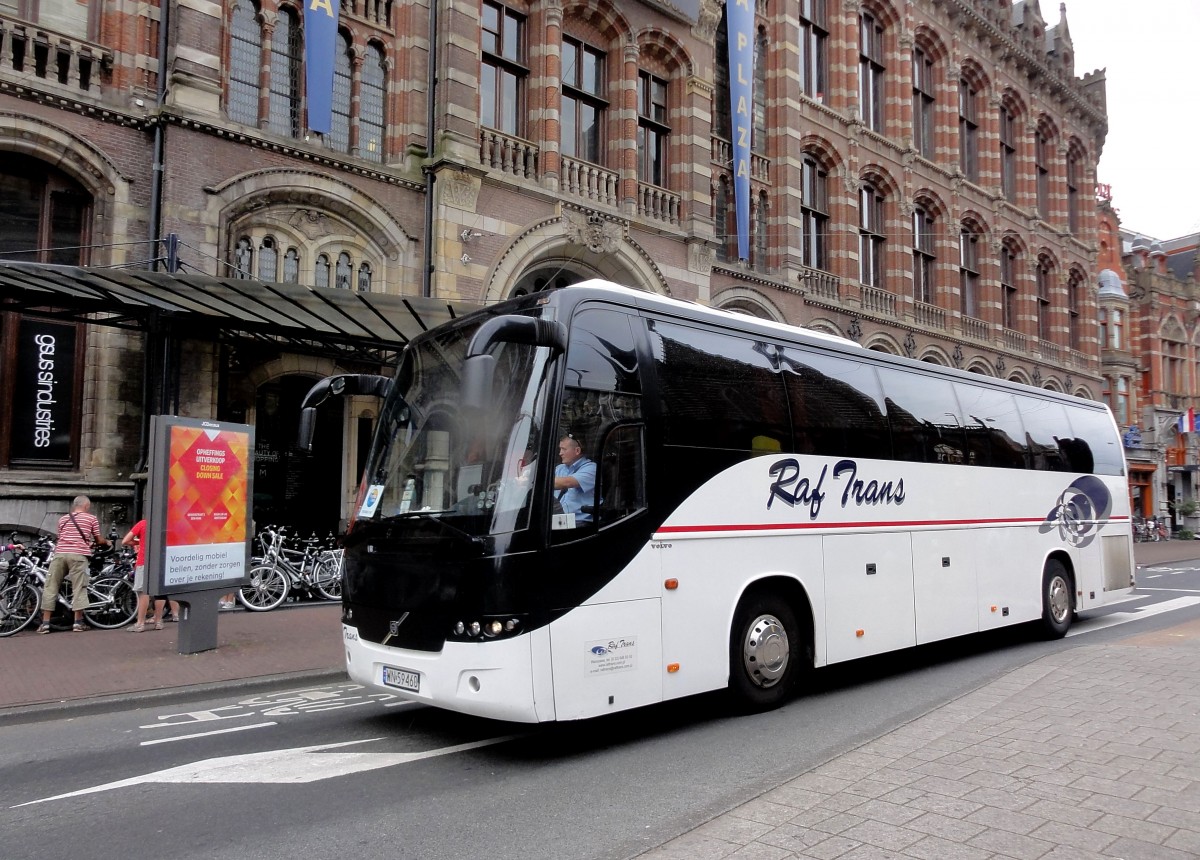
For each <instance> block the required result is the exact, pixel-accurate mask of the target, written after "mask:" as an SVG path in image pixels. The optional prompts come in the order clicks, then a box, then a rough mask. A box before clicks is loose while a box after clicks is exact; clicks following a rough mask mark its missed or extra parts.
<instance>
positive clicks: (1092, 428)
mask: <svg viewBox="0 0 1200 860" xmlns="http://www.w3.org/2000/svg"><path fill="white" fill-rule="evenodd" d="M1067 417H1068V418H1069V419H1070V421H1071V432H1072V433H1074V434H1075V442H1076V446H1075V447H1076V450H1081V448H1082V446H1086V447H1087V450H1088V454H1089V455H1090V457H1091V459H1092V471H1094V472H1095V473H1096V474H1098V475H1124V474H1125V457H1124V456H1123V455H1122V453H1121V440H1120V439H1119V438H1118V437H1117V429H1116V427H1115V426H1114V425H1113V420H1112V416H1111V415H1110V414H1109V413H1108V412H1105V411H1103V410H1098V409H1072V410H1070V412H1069V414H1068V416H1067ZM1074 465H1076V466H1081V465H1083V463H1082V462H1079V463H1075V464H1074ZM1074 471H1077V472H1083V471H1087V470H1085V469H1080V468H1076V469H1074Z"/></svg>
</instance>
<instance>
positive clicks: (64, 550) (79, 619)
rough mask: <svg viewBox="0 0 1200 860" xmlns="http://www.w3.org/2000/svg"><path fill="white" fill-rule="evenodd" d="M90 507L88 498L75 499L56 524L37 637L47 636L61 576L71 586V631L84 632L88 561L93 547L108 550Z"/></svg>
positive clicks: (98, 523) (90, 501)
mask: <svg viewBox="0 0 1200 860" xmlns="http://www.w3.org/2000/svg"><path fill="white" fill-rule="evenodd" d="M91 507H92V500H91V499H89V498H88V497H87V496H76V497H75V499H74V501H72V502H71V512H70V513H68V514H66V515H65V516H63V517H60V518H59V520H58V538H57V543H56V544H55V547H54V558H52V559H50V572H49V573H48V574H47V576H46V587H45V589H43V591H42V626H41V627H39V628H38V633H49V632H50V616H51V614H53V612H54V604H55V602H56V601H57V600H58V589H59V587H60V586H61V585H62V581H63V577H64V576H65V577H66V578H67V579H68V580H70V582H71V608H72V609H73V610H75V626H74V627H72V628H71V630H72V632H75V633H82V632H83V631H84V630H86V629H87V628H86V627H84V626H83V610H85V609H87V606H88V593H87V587H88V559H89V558H91V555H92V545H93V544H95V543H98V544H100V545H101V546H108V541H107V540H105V539H104V537H102V536H101V534H100V521H99V520H97V519H96V518H95V517H94V516H92V515H91V514H90V513H88V511H90V510H91Z"/></svg>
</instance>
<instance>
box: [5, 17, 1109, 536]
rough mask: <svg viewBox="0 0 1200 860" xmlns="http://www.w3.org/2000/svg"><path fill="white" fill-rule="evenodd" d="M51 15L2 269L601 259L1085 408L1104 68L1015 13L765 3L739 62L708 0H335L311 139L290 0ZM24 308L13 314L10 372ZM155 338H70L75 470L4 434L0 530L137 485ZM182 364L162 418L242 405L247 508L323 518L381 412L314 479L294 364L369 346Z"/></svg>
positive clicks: (549, 269)
mask: <svg viewBox="0 0 1200 860" xmlns="http://www.w3.org/2000/svg"><path fill="white" fill-rule="evenodd" d="M743 2H744V0H743ZM59 5H61V4H58V3H54V2H50V0H41V2H40V3H39V4H33V3H30V2H28V0H0V153H3V160H2V161H0V165H3V166H0V182H3V183H4V184H3V186H2V187H0V219H7V222H8V223H10V224H12V225H19V226H20V229H19V230H12V231H5V236H6V238H0V251H3V252H4V253H5V255H6V256H5V257H4V259H34V260H39V261H42V262H63V263H84V264H88V265H92V266H112V265H137V264H140V263H142V262H143V261H144V260H146V259H149V258H152V257H156V256H158V255H159V253H160V249H159V247H158V246H157V245H156V244H153V243H151V242H150V241H149V240H150V239H151V238H155V237H160V236H165V235H167V234H168V233H170V234H175V235H176V236H178V237H179V240H180V242H181V251H180V256H181V258H182V260H183V262H184V263H185V264H186V267H187V268H188V269H190V270H193V271H200V272H207V273H210V274H220V275H229V274H231V273H240V274H243V275H245V276H246V277H247V278H248V279H250V280H251V281H253V279H260V280H262V281H284V282H287V281H291V282H296V283H300V284H307V285H310V286H312V287H314V288H316V289H339V288H341V289H351V290H366V291H382V292H388V293H394V294H398V295H414V296H415V295H422V294H425V295H430V296H434V297H439V298H444V299H448V300H454V301H461V302H470V303H475V302H492V301H496V300H499V299H501V298H504V297H507V296H510V295H514V294H519V293H523V292H529V291H533V290H538V289H545V288H553V287H559V286H565V285H569V284H570V283H573V282H575V281H578V280H580V279H583V278H589V277H604V278H609V279H612V280H615V281H618V282H621V283H625V284H628V285H630V286H634V287H638V288H642V289H646V290H652V291H655V292H658V293H663V294H669V295H673V296H675V297H678V298H682V299H688V300H695V301H700V302H704V303H708V304H713V305H718V306H722V307H727V308H731V309H736V310H740V311H743V312H746V313H751V314H756V315H760V316H764V317H770V318H773V319H776V320H782V321H786V322H790V323H794V324H801V325H807V326H811V327H813V328H817V329H821V330H825V331H829V332H833V333H837V334H841V335H844V336H847V337H851V338H853V339H854V340H856V341H858V342H860V343H862V344H863V345H864V346H866V347H869V348H872V349H878V350H885V351H889V352H893V353H900V354H906V355H909V356H912V357H916V358H920V359H923V360H927V361H932V362H937V363H941V364H946V365H953V366H956V367H961V368H964V369H968V370H972V371H975V372H979V373H984V374H988V375H993V376H1000V377H1004V378H1009V379H1015V380H1018V381H1021V382H1026V383H1029V384H1033V385H1038V386H1044V387H1047V388H1053V389H1055V390H1060V391H1068V392H1070V393H1074V394H1078V395H1081V396H1084V397H1090V398H1093V399H1098V398H1100V397H1101V392H1102V386H1103V381H1102V380H1103V378H1104V377H1103V375H1102V373H1101V362H1100V358H1101V356H1100V343H1099V340H1098V338H1097V334H1096V325H1095V320H1096V318H1097V312H1098V304H1097V281H1096V271H1097V269H1096V267H1095V261H1096V249H1097V234H1098V220H1097V216H1096V208H1095V205H1094V199H1093V197H1092V194H1091V190H1092V188H1093V186H1094V182H1095V165H1096V162H1097V160H1098V158H1099V155H1100V151H1101V148H1102V146H1103V143H1104V138H1105V134H1106V130H1107V118H1106V113H1105V96H1104V78H1103V75H1102V74H1101V73H1093V74H1088V75H1084V76H1082V77H1078V76H1076V74H1075V69H1074V58H1073V47H1072V43H1071V38H1070V34H1069V31H1068V27H1067V23H1066V19H1065V15H1064V16H1063V18H1062V20H1061V21H1060V22H1059V24H1058V25H1057V26H1054V27H1050V26H1047V24H1046V22H1045V20H1044V19H1043V16H1042V14H1041V11H1040V9H1039V5H1038V2H1037V0H1022V2H1017V3H1015V4H1014V3H1012V2H1011V0H982V1H981V0H918V2H907V3H896V2H889V0H865V2H857V0H852V2H837V0H794V2H787V3H784V2H777V0H760V2H759V3H758V5H757V9H756V15H755V24H754V33H753V34H752V39H753V43H754V48H755V53H754V57H755V59H754V68H753V69H751V70H745V69H733V70H731V69H730V67H729V63H728V61H727V60H726V59H725V57H726V56H727V52H726V48H727V44H728V40H729V37H730V34H729V28H728V25H727V23H726V11H727V10H726V9H725V6H724V4H723V3H721V2H720V0H676V2H674V3H673V2H669V0H640V2H629V3H620V4H617V3H612V2H610V0H586V2H575V0H504V2H500V0H478V2H468V3H454V4H450V3H445V2H438V3H435V5H434V8H433V9H432V10H431V8H430V5H429V3H427V2H426V3H422V2H414V3H396V2H392V0H344V2H342V3H341V6H340V21H339V36H338V39H337V42H336V44H335V74H334V88H333V92H334V111H333V122H332V128H331V132H330V134H328V135H317V134H314V133H310V132H308V131H307V129H306V125H305V113H304V111H305V107H306V100H305V86H306V84H305V82H304V66H305V64H304V53H303V51H304V28H303V23H302V9H301V8H300V7H299V6H298V5H296V4H294V3H292V2H290V0H224V2H213V0H189V2H187V3H179V4H168V5H167V6H166V7H163V9H160V8H159V7H156V6H153V5H131V4H127V3H122V2H111V0H109V2H103V0H91V2H90V3H88V4H86V8H87V9H88V11H89V14H88V16H86V21H85V22H83V23H81V22H80V21H79V20H78V16H74V17H72V16H68V15H66V14H65V13H64V14H60V12H61V10H59V9H58V7H59ZM64 8H65V7H64ZM81 8H82V7H81ZM164 10H165V13H166V14H165V18H166V24H165V27H163V28H162V29H161V32H160V22H161V21H162V20H163V11H164ZM431 16H436V17H434V18H433V20H431ZM431 34H432V36H433V41H432V43H431V41H430V35H431ZM160 36H161V37H162V38H161V41H160ZM735 36H736V34H735ZM160 44H161V45H164V46H165V53H164V52H163V50H162V49H161V48H160V47H159V46H160ZM431 44H432V46H433V47H434V48H435V50H434V51H433V52H432V54H433V57H432V60H433V62H432V64H431V62H430V60H431V52H430V50H429V49H430V47H431ZM160 56H161V58H162V60H163V62H161V63H160ZM740 77H747V78H748V79H752V80H750V81H749V82H750V83H752V85H753V96H752V97H751V99H750V103H749V104H746V105H743V106H742V112H744V114H745V115H746V116H747V117H748V118H749V122H750V124H751V125H752V129H751V135H750V139H751V149H752V155H751V159H750V163H749V168H748V172H749V176H750V210H751V226H750V234H751V235H750V237H749V238H750V242H749V246H750V254H749V258H748V259H745V260H741V259H737V253H736V247H737V246H736V228H735V220H734V211H735V208H736V205H735V204H736V202H737V200H736V198H737V192H736V190H735V182H734V180H735V178H736V177H735V176H734V166H735V165H734V162H733V148H732V143H733V130H734V128H735V120H736V119H737V116H736V115H737V114H738V113H739V110H738V108H736V107H734V106H731V105H730V99H729V91H730V87H731V81H732V82H733V83H734V84H736V83H737V82H738V80H739V78H740ZM431 123H432V125H431ZM430 141H432V147H430V146H429V143H430ZM160 152H161V154H160ZM159 166H160V167H161V170H159V169H157V168H158V167H159ZM160 177H161V183H159V182H158V180H159V178H160ZM39 195H40V196H39ZM34 198H36V199H37V200H38V201H39V202H38V203H37V205H32V204H27V203H24V204H19V203H18V201H28V200H31V199H34ZM60 210H61V213H60ZM81 246H82V247H81ZM30 249H41V250H37V251H31V250H30ZM69 249H70V250H69ZM32 325H33V324H32V323H29V322H28V321H27V320H25V318H21V317H18V316H17V315H16V314H11V313H10V314H8V315H7V316H6V321H5V326H6V327H5V330H4V331H5V335H4V337H5V341H6V344H7V346H6V352H5V353H4V355H3V356H2V360H3V361H4V362H5V363H4V365H3V369H2V372H0V387H3V391H4V392H5V393H8V394H11V393H12V392H13V391H14V386H15V385H16V384H17V382H16V380H15V379H14V376H15V374H16V373H17V367H18V365H19V360H18V358H19V357H18V355H17V351H18V350H17V346H16V344H17V343H18V342H19V333H20V332H21V331H24V330H25V329H24V328H22V327H23V326H25V327H27V328H28V330H29V331H33V330H34V329H33V327H32ZM143 337H144V335H142V334H140V333H129V332H126V331H123V330H121V329H115V328H104V327H99V326H90V327H87V328H86V330H85V329H80V334H79V337H78V344H79V346H78V352H79V366H80V377H79V379H78V383H79V384H78V385H77V386H76V389H77V394H76V395H75V396H76V397H78V398H79V399H78V403H77V405H76V408H75V414H74V420H73V422H72V427H71V434H72V436H71V440H70V443H69V445H68V446H67V449H64V450H66V451H67V453H66V454H65V455H64V456H63V457H60V458H59V459H58V460H56V461H55V462H52V463H38V462H35V461H34V460H32V459H30V458H28V457H24V456H14V455H13V454H14V451H15V450H17V448H19V445H18V446H17V448H14V447H13V444H12V442H13V440H12V436H13V433H12V432H11V431H0V432H3V433H5V434H6V435H2V436H0V523H3V524H4V525H6V526H17V527H22V528H25V529H30V530H32V529H38V528H42V527H44V525H45V522H46V521H47V518H48V517H49V516H50V515H51V514H52V513H53V512H54V511H56V510H58V509H59V508H60V507H61V505H62V502H61V501H54V502H49V501H47V499H56V500H57V499H61V498H67V497H69V496H70V495H73V494H74V492H76V491H77V489H78V488H79V487H80V486H86V487H88V488H90V489H91V490H92V491H93V494H99V495H100V496H101V497H102V498H109V499H110V500H111V501H112V502H113V503H127V502H128V501H129V500H131V499H132V496H133V494H134V484H132V483H131V482H130V475H131V473H135V472H136V470H137V469H138V468H139V466H140V465H141V463H140V462H139V461H140V457H139V436H140V427H141V425H142V420H143V415H144V411H145V408H144V404H145V402H146V401H145V398H144V396H143V395H144V389H145V386H146V384H147V380H149V379H150V376H151V375H152V374H145V373H143V372H142V364H143V360H142V356H143V353H144V346H145V344H144V342H143V340H142V338H143ZM182 357H183V358H182V360H183V363H184V366H185V368H186V372H185V373H184V374H182V376H181V379H180V390H179V392H178V396H177V400H178V404H179V406H178V408H179V411H180V412H181V413H183V414H187V415H194V416H213V417H217V418H222V419H229V420H245V421H249V422H252V423H256V424H257V426H259V428H260V451H259V454H260V459H261V461H262V463H263V464H264V465H263V470H264V471H263V473H262V476H261V477H262V486H264V487H268V486H270V487H274V488H275V490H276V492H275V494H274V495H275V497H273V498H267V496H270V495H272V494H271V493H266V492H264V494H263V495H264V498H263V500H262V504H263V506H264V511H266V510H270V511H271V513H272V514H274V513H279V514H284V513H288V512H289V511H288V510H287V509H289V508H293V507H294V506H295V503H297V502H298V500H299V499H302V498H314V497H317V496H320V497H322V498H329V499H331V500H332V504H331V505H330V506H328V507H325V508H322V510H321V511H320V512H314V513H312V515H311V516H310V517H309V519H311V520H312V521H313V523H314V524H317V523H326V522H328V524H329V525H330V526H331V527H332V526H335V525H336V524H337V521H338V520H342V519H344V517H345V512H346V510H347V508H348V506H349V504H350V500H351V499H352V498H353V493H354V485H355V483H356V478H357V462H358V459H360V457H361V447H362V444H363V439H364V438H365V436H366V434H367V433H368V432H369V428H370V426H371V421H372V419H373V417H374V412H373V409H374V408H375V404H374V403H372V402H370V401H369V400H368V401H364V402H358V401H352V402H349V403H347V404H346V406H345V408H344V411H343V414H342V415H341V416H340V417H339V418H338V419H337V420H338V421H339V422H340V426H341V428H342V431H343V432H342V433H341V438H340V439H339V440H338V442H339V443H340V444H337V445H335V446H334V448H335V449H336V450H334V449H326V452H327V453H326V454H325V455H324V456H323V458H320V459H321V462H322V465H321V466H320V467H319V468H317V467H314V465H313V464H311V463H309V464H305V463H302V462H300V461H298V460H295V458H294V455H293V454H292V453H291V452H290V451H288V446H287V443H286V441H285V435H286V434H284V433H283V430H284V429H286V428H287V427H290V423H291V419H290V418H289V417H288V416H290V415H291V414H292V412H291V410H293V409H294V408H295V405H296V403H297V402H298V399H299V396H300V394H301V393H302V390H303V389H304V388H306V387H307V386H308V385H309V384H311V382H312V381H313V380H314V379H315V378H317V377H319V376H322V375H325V374H327V373H331V372H336V371H339V370H346V369H355V370H375V369H379V368H378V367H371V366H370V364H369V362H365V363H363V362H360V363H358V364H354V365H353V366H349V365H348V364H347V361H346V359H345V358H344V357H339V356H337V355H333V354H330V353H329V352H327V351H322V350H320V349H316V348H314V349H307V350H306V349H303V348H298V347H296V346H294V345H293V346H290V347H286V348H285V347H281V346H279V345H272V344H266V343H262V342H259V341H253V340H248V339H245V338H239V337H236V336H230V337H225V338H220V339H217V340H189V341H187V342H185V343H184V344H183V346H182ZM364 361H365V360H364ZM277 414H278V415H281V416H282V418H281V419H280V420H273V418H272V420H270V421H268V422H264V421H262V418H263V417H264V416H267V415H270V416H272V417H273V416H274V415H277ZM266 427H270V428H272V430H271V431H270V432H265V433H264V432H263V428H266ZM275 429H278V430H279V433H278V434H277V435H278V438H274V436H273V435H272V434H273V433H274V431H275ZM18 453H20V452H19V451H18ZM271 469H274V470H275V473H273V474H268V472H270V471H271ZM314 482H315V483H314ZM120 513H121V512H120V511H118V512H117V514H120ZM290 513H294V510H292V511H290ZM114 518H119V517H114Z"/></svg>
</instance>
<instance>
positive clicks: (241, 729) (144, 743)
mask: <svg viewBox="0 0 1200 860" xmlns="http://www.w3.org/2000/svg"><path fill="white" fill-rule="evenodd" d="M277 725H279V723H276V722H270V723H255V724H254V725H252V726H234V727H233V728H229V729H213V730H212V731H211V732H196V733H195V734H192V735H180V736H179V737H175V738H159V739H158V740H156V741H142V742H141V743H140V744H138V746H143V747H150V746H154V745H155V744H169V743H172V742H173V741H188V740H191V739H192V738H206V737H208V736H209V735H224V734H228V733H229V732H244V731H246V729H265V728H266V727H267V726H277Z"/></svg>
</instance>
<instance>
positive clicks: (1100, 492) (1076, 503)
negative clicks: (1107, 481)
mask: <svg viewBox="0 0 1200 860" xmlns="http://www.w3.org/2000/svg"><path fill="white" fill-rule="evenodd" d="M1111 511H1112V495H1111V494H1110V493H1109V492H1108V487H1106V486H1104V482H1103V481H1101V480H1100V479H1099V478H1097V477H1095V476H1094V475H1084V476H1083V477H1082V478H1078V479H1076V480H1075V481H1072V482H1071V486H1069V487H1067V488H1066V489H1065V490H1063V491H1062V492H1061V493H1060V494H1059V496H1058V501H1057V502H1055V503H1054V507H1053V508H1051V509H1050V513H1048V514H1046V520H1045V522H1043V523H1042V525H1041V526H1040V527H1039V528H1038V531H1039V532H1041V533H1042V534H1046V533H1047V532H1049V531H1053V530H1054V529H1058V533H1059V535H1060V536H1061V537H1062V539H1063V540H1065V541H1066V542H1067V543H1069V544H1071V546H1078V547H1084V546H1087V545H1088V544H1090V543H1091V542H1092V541H1093V540H1095V539H1096V534H1097V533H1098V532H1099V530H1100V525H1101V524H1102V523H1103V522H1104V521H1105V520H1107V519H1108V515H1109V513H1110V512H1111Z"/></svg>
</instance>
